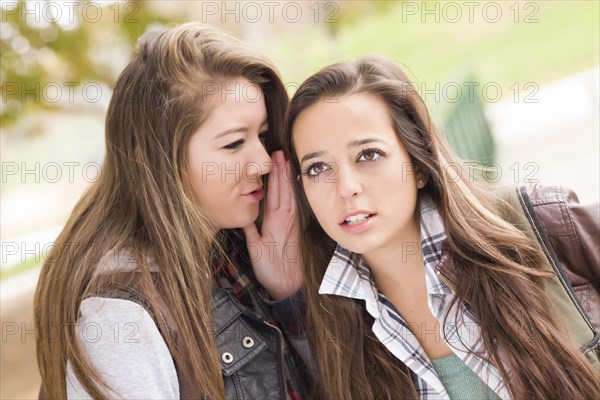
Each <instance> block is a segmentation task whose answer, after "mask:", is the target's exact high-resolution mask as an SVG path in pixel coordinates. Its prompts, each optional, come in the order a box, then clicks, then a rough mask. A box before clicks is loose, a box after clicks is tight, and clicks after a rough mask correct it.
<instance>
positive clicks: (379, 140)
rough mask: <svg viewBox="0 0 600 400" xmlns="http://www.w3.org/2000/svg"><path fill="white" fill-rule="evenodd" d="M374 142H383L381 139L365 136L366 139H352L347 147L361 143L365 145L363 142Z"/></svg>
mask: <svg viewBox="0 0 600 400" xmlns="http://www.w3.org/2000/svg"><path fill="white" fill-rule="evenodd" d="M374 142H379V143H385V142H384V141H383V140H381V139H377V138H374V137H370V138H366V139H360V140H353V141H351V142H350V143H348V148H350V147H357V146H362V145H365V144H368V143H374Z"/></svg>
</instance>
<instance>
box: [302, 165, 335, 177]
mask: <svg viewBox="0 0 600 400" xmlns="http://www.w3.org/2000/svg"><path fill="white" fill-rule="evenodd" d="M329 169H331V167H330V166H328V165H327V164H324V163H321V162H319V163H315V164H312V165H310V166H308V167H307V168H306V169H305V170H304V172H302V175H304V176H317V175H319V174H322V173H323V172H325V171H327V170H329Z"/></svg>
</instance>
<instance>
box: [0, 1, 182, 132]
mask: <svg viewBox="0 0 600 400" xmlns="http://www.w3.org/2000/svg"><path fill="white" fill-rule="evenodd" d="M60 3H62V4H67V5H68V7H66V8H65V7H63V8H62V9H60V8H58V7H56V6H55V5H54V4H60ZM149 3H150V2H145V1H128V2H126V3H118V2H104V3H102V2H98V1H94V2H92V1H89V0H83V1H77V2H53V3H47V2H37V4H35V3H31V2H29V4H27V2H25V1H22V0H21V1H18V2H17V1H14V2H3V4H2V30H1V34H0V52H1V54H2V62H1V63H0V78H1V80H2V110H1V112H0V117H1V120H0V121H1V125H3V126H5V125H7V124H10V123H12V122H14V121H16V120H17V119H18V118H19V117H20V116H22V115H23V114H24V113H26V112H27V111H32V110H29V108H32V109H36V108H38V107H44V108H56V107H57V106H58V104H55V103H52V102H48V101H43V98H42V99H38V98H36V96H35V95H34V94H32V92H33V91H34V90H36V88H38V89H37V91H38V92H39V91H40V90H43V88H44V86H45V85H47V84H48V83H55V82H56V83H58V84H60V85H63V88H64V89H66V90H68V89H69V87H68V84H69V83H72V84H79V83H81V82H86V81H94V82H102V83H106V84H108V85H110V84H111V83H112V82H113V81H114V80H115V78H116V73H115V71H114V70H113V68H111V63H112V62H113V61H114V60H112V59H98V54H95V53H94V52H96V51H97V49H98V47H99V46H97V45H96V44H97V43H98V42H99V41H108V42H112V43H111V44H112V45H115V46H123V47H124V48H128V49H131V48H132V47H133V44H134V43H135V40H136V39H137V37H138V36H139V35H141V34H142V33H144V32H145V31H146V29H147V28H148V26H149V25H151V24H168V23H173V22H181V21H177V20H174V19H173V18H172V17H167V16H164V15H162V14H161V13H159V12H157V11H156V9H155V8H152V7H150V6H149ZM117 72H118V71H117ZM65 82H67V85H66V87H65V86H64V83H65ZM40 97H43V96H40ZM65 97H66V96H65Z"/></svg>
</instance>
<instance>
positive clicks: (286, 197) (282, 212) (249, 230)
mask: <svg viewBox="0 0 600 400" xmlns="http://www.w3.org/2000/svg"><path fill="white" fill-rule="evenodd" d="M272 161H273V170H272V171H271V173H270V175H269V184H268V189H267V199H266V207H265V213H264V218H263V224H262V232H259V231H258V229H257V228H256V224H254V223H252V224H251V225H249V226H247V227H244V233H245V235H246V243H247V245H248V251H249V252H250V257H251V259H252V267H253V269H254V274H255V275H256V279H257V280H258V282H259V283H260V284H261V285H263V286H264V288H265V289H267V291H268V292H269V294H270V295H271V298H272V299H273V300H281V299H284V298H286V297H289V296H291V295H293V294H294V293H296V292H297V291H298V289H300V287H302V285H303V283H304V280H303V278H302V270H301V265H300V249H299V248H298V230H297V225H296V205H295V203H294V196H293V193H292V184H291V182H290V171H289V163H287V162H286V160H285V157H284V156H283V152H282V151H276V152H274V153H273V156H272Z"/></svg>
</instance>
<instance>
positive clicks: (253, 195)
mask: <svg viewBox="0 0 600 400" xmlns="http://www.w3.org/2000/svg"><path fill="white" fill-rule="evenodd" d="M242 197H245V198H247V199H250V200H252V201H261V200H262V199H263V197H265V193H264V191H263V189H262V187H260V188H258V189H256V190H255V191H253V192H250V193H246V194H243V195H242Z"/></svg>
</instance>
